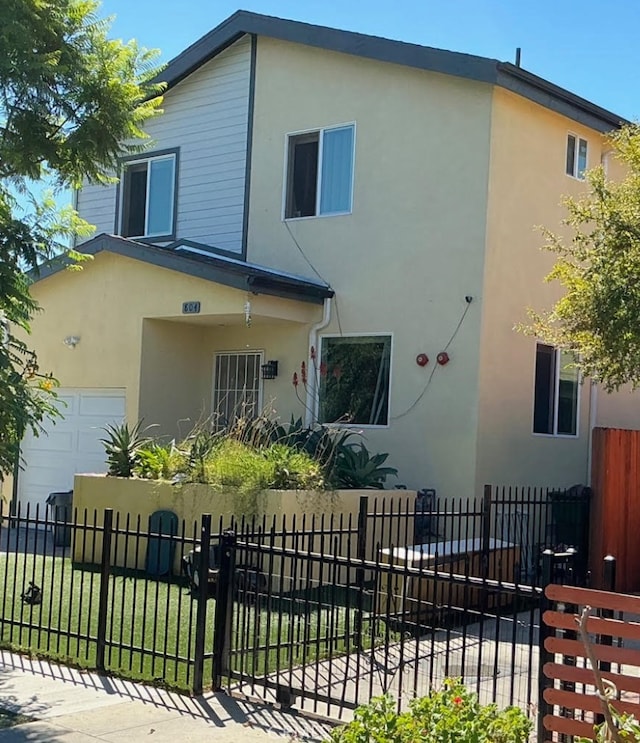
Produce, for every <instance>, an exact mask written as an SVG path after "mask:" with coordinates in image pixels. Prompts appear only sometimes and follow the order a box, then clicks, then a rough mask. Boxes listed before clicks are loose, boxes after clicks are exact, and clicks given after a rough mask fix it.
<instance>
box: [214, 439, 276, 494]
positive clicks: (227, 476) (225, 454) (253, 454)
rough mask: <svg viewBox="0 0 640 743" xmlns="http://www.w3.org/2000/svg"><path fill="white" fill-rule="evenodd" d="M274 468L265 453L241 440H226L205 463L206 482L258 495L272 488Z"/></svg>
mask: <svg viewBox="0 0 640 743" xmlns="http://www.w3.org/2000/svg"><path fill="white" fill-rule="evenodd" d="M272 478H273V465H272V464H271V463H270V462H268V461H267V460H266V459H265V457H264V456H263V454H262V452H259V451H256V450H255V449H252V448H251V447H248V446H246V445H245V444H243V443H241V442H240V441H234V440H233V439H222V441H221V442H220V443H219V444H218V445H217V446H216V448H215V449H214V450H212V452H211V453H210V456H209V457H208V458H207V459H206V461H205V463H204V480H203V482H208V483H210V484H212V485H215V486H219V487H220V488H223V487H232V488H237V489H238V490H240V491H242V492H255V491H258V490H265V489H266V488H269V487H270V483H271V480H272Z"/></svg>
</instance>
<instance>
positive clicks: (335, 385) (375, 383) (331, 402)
mask: <svg viewBox="0 0 640 743" xmlns="http://www.w3.org/2000/svg"><path fill="white" fill-rule="evenodd" d="M320 362H321V363H320V395H319V422H320V423H346V424H354V425H360V426H386V425H387V424H388V422H389V382H390V375H391V336H390V335H361V336H349V337H339V338H335V337H324V338H322V347H321V353H320Z"/></svg>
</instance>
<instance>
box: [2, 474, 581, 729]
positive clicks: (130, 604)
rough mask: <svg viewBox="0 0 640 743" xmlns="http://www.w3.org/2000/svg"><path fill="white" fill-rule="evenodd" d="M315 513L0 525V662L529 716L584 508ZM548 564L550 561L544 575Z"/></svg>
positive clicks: (502, 494) (310, 700)
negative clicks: (550, 598)
mask: <svg viewBox="0 0 640 743" xmlns="http://www.w3.org/2000/svg"><path fill="white" fill-rule="evenodd" d="M326 498H327V501H326V503H325V508H326V510H327V511H328V512H329V513H327V514H324V515H320V516H317V515H310V516H305V517H303V518H302V519H299V520H296V519H295V518H294V519H291V520H289V519H287V518H282V519H278V520H277V519H274V518H266V517H263V518H260V519H257V518H254V519H252V520H251V521H243V520H235V521H234V520H233V519H229V520H228V521H225V522H223V521H222V520H221V521H219V522H218V523H216V524H212V521H211V517H209V516H206V515H205V516H203V517H202V518H201V520H200V522H199V523H191V524H187V523H185V522H182V523H178V521H177V519H175V517H172V516H171V514H164V515H160V517H158V518H156V520H155V521H153V520H151V521H150V522H148V523H144V524H143V523H141V522H140V519H139V518H135V519H134V518H132V517H131V516H122V515H119V514H114V513H113V512H112V511H110V510H108V509H107V510H106V511H103V512H100V513H98V512H93V513H91V514H89V513H86V512H84V513H82V514H79V513H77V512H76V513H73V514H70V515H71V518H70V519H69V521H68V522H67V521H66V520H63V519H60V518H57V519H52V518H51V517H50V514H49V512H48V511H42V512H41V511H40V510H39V509H36V510H35V511H31V510H30V509H26V510H25V511H24V512H22V511H21V510H18V511H17V512H16V513H13V514H11V515H8V514H4V517H2V514H1V513H0V590H1V591H2V595H1V597H0V644H2V646H4V647H9V648H13V649H16V650H28V651H30V652H36V653H42V654H43V655H46V656H49V657H53V658H58V659H62V660H64V661H67V662H73V663H77V664H79V665H82V666H86V667H89V668H96V669H99V670H103V671H109V672H112V673H118V674H122V675H125V676H127V677H130V678H137V679H143V680H146V681H153V682H162V683H165V684H168V685H171V686H173V687H177V688H182V689H189V690H192V691H195V692H200V691H202V690H203V689H204V688H207V687H210V686H213V687H214V688H221V689H222V688H223V689H226V690H228V691H229V692H232V693H234V694H244V695H248V696H257V697H260V698H261V699H264V700H267V701H276V702H278V703H280V704H282V705H284V706H289V705H291V704H293V703H294V702H295V703H296V706H298V707H300V708H302V709H309V710H312V711H314V712H316V713H319V714H323V715H327V716H330V717H341V716H342V715H343V714H345V712H346V711H347V710H349V709H352V708H353V707H355V706H356V705H358V704H360V703H362V702H365V701H367V700H368V699H369V698H370V697H371V696H374V695H376V694H379V693H383V692H388V693H391V694H393V696H394V697H395V698H396V699H397V700H398V705H399V707H403V706H404V705H405V704H406V703H407V700H409V699H410V698H412V697H413V696H416V695H420V694H423V693H426V692H427V691H428V689H429V688H430V687H431V686H433V685H434V684H438V683H439V682H440V681H442V680H443V679H444V678H445V677H449V676H451V677H461V678H463V680H464V681H465V683H466V684H467V685H468V686H470V687H471V688H473V689H475V690H476V691H477V692H478V694H479V695H480V697H481V699H482V701H484V702H488V701H496V702H497V703H499V704H500V705H507V704H517V705H518V706H521V707H523V708H525V709H531V708H533V707H534V706H536V705H537V701H538V658H539V655H538V639H539V637H538V627H539V607H540V600H541V587H542V586H543V585H544V583H545V582H548V581H549V580H551V579H552V577H555V578H556V579H558V578H560V579H564V580H566V579H568V578H569V577H570V578H571V579H576V578H577V579H579V578H580V576H581V575H582V574H583V573H584V569H583V564H582V562H581V561H580V559H579V556H580V555H581V553H582V552H585V553H586V545H583V544H582V543H581V542H580V540H581V539H584V534H583V532H584V529H585V526H584V524H582V522H581V521H580V519H581V518H582V516H584V513H586V512H585V510H584V503H587V504H588V499H587V498H588V494H585V493H582V492H578V493H576V492H565V493H562V494H560V493H556V492H555V491H533V490H513V489H512V490H492V489H491V488H487V489H486V491H485V495H484V498H483V499H481V500H478V501H476V500H461V499H456V500H453V501H447V502H440V501H438V500H437V499H435V498H433V497H430V496H429V494H423V495H422V496H421V497H420V498H419V499H418V501H417V503H411V504H407V499H403V500H400V501H399V500H396V501H395V502H394V501H392V500H388V499H385V498H384V497H374V496H363V497H362V498H361V499H360V503H359V510H358V512H357V513H355V514H350V515H348V516H347V515H344V514H343V515H338V516H336V515H331V514H330V511H331V510H332V509H333V507H334V506H333V505H332V501H331V498H332V496H331V495H330V494H328V495H327V496H326ZM58 515H59V514H58ZM569 517H570V519H571V524H573V526H572V528H573V532H571V531H570V529H569V527H568V526H567V527H566V528H565V522H567V523H568V519H569ZM578 517H580V518H578ZM576 523H580V526H579V527H576ZM229 528H230V529H229ZM563 529H564V531H563ZM568 547H571V548H577V550H578V551H577V553H576V552H575V550H574V549H569V550H565V548H568ZM545 548H551V549H552V550H556V552H557V551H558V548H562V550H563V552H562V554H563V556H562V557H560V558H558V559H556V560H555V561H553V563H550V562H549V561H548V560H547V568H546V569H545V562H544V560H543V558H542V553H543V551H544V549H545ZM576 554H577V555H578V557H576ZM549 565H552V567H548V566H549ZM553 565H555V567H553ZM545 570H546V572H545ZM554 570H555V571H556V573H555V576H554V573H553V571H554ZM558 571H559V572H558Z"/></svg>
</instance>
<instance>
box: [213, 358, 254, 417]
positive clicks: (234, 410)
mask: <svg viewBox="0 0 640 743" xmlns="http://www.w3.org/2000/svg"><path fill="white" fill-rule="evenodd" d="M261 364H262V352H261V351H250V352H247V353H235V352H233V353H218V354H216V357H215V368H214V381H213V415H214V418H215V425H216V428H225V427H226V426H229V425H233V424H234V423H235V421H237V420H238V418H249V419H252V418H256V417H257V416H258V414H259V413H260V405H261V392H262V388H261V383H260V365H261Z"/></svg>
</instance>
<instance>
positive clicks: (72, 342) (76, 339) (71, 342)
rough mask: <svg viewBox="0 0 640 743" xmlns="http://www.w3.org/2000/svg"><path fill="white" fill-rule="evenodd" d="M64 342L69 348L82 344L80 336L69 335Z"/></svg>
mask: <svg viewBox="0 0 640 743" xmlns="http://www.w3.org/2000/svg"><path fill="white" fill-rule="evenodd" d="M62 342H63V343H64V345H65V346H66V347H67V348H75V347H76V346H77V345H78V343H80V336H79V335H68V336H67V337H66V338H65V339H64V340H63V341H62Z"/></svg>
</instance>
